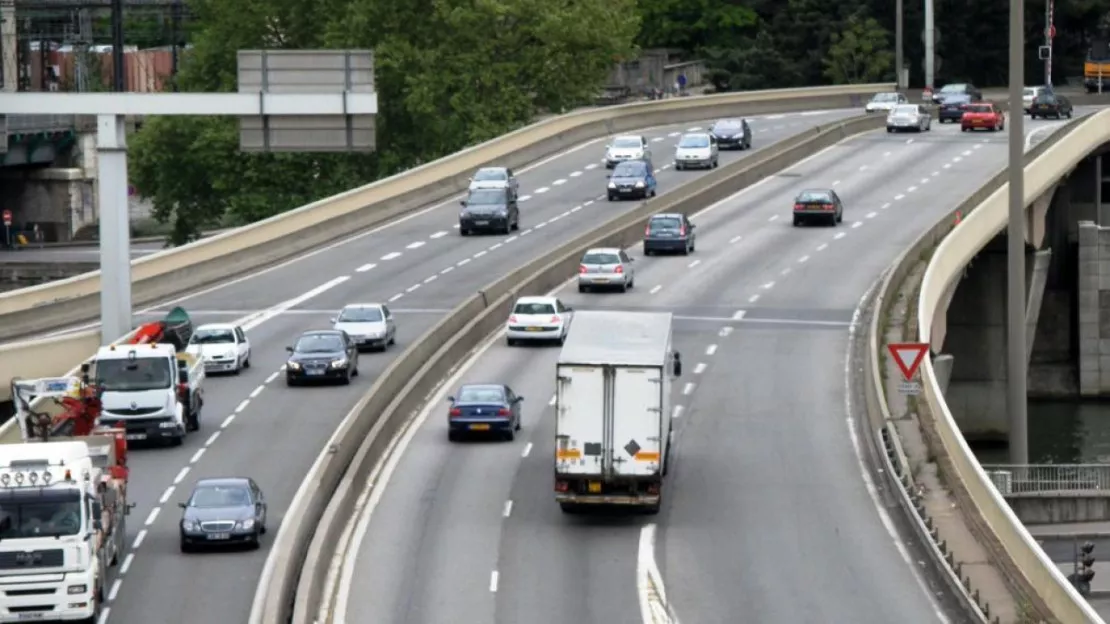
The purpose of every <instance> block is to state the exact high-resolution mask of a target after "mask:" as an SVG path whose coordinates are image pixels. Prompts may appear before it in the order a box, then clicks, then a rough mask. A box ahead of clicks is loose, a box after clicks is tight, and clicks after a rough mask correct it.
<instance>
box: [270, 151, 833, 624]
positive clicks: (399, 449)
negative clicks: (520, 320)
mask: <svg viewBox="0 0 1110 624" xmlns="http://www.w3.org/2000/svg"><path fill="white" fill-rule="evenodd" d="M839 144H840V143H839V142H838V143H834V144H833V145H830V146H828V147H826V148H825V149H822V150H819V151H817V152H815V153H813V154H810V155H809V156H807V157H805V158H803V159H802V160H800V161H798V162H797V163H795V164H794V165H792V166H791V167H790V169H793V168H794V167H797V166H799V165H802V164H805V163H806V162H809V161H811V160H813V159H815V158H818V157H820V156H822V155H823V154H825V153H826V152H828V151H830V150H832V149H833V148H835V147H836V146H837V145H839ZM773 179H775V178H771V177H767V178H763V179H762V180H760V181H758V182H756V183H755V184H752V185H751V186H748V187H747V188H744V189H741V190H740V191H737V192H736V193H733V194H732V195H730V196H728V197H726V198H724V199H722V200H720V201H718V202H716V203H714V204H711V205H709V206H707V207H705V208H703V209H701V210H699V211H698V212H696V213H694V214H692V215H690V219H691V220H694V219H696V218H697V217H698V216H700V215H703V214H706V213H709V212H712V211H714V210H717V209H718V208H720V207H722V206H725V205H728V204H729V203H731V202H735V201H736V199H737V198H739V197H741V196H743V195H745V194H747V193H750V192H751V191H753V190H755V189H757V188H759V187H760V186H763V185H764V184H767V183H768V182H770V181H771V180H773ZM642 244H643V243H642V242H641V243H636V244H635V245H632V246H630V247H629V249H635V248H637V247H640V246H642ZM577 279H578V276H577V275H575V276H573V277H571V278H569V279H567V280H566V281H565V282H563V283H561V284H559V285H557V286H556V287H555V288H553V289H552V290H551V291H550V292H548V293H547V294H548V296H554V295H555V294H556V293H558V292H559V291H560V290H562V289H564V288H566V287H568V286H570V285H571V284H573V283H574V282H575V281H576V280H577ZM504 335H505V329H504V327H502V328H501V329H498V330H497V331H495V332H494V333H493V334H491V335H490V336H489V338H487V339H486V340H485V341H483V342H482V343H479V345H478V347H477V348H476V349H475V350H474V351H473V352H472V353H471V354H470V356H468V357H467V359H466V360H464V361H463V363H462V365H461V366H459V367H457V368H456V369H455V372H454V373H452V375H451V377H450V378H448V379H447V380H446V381H444V382H442V383H441V384H440V385H439V388H438V389H437V390H436V391H435V395H434V396H432V397H431V398H430V399H429V400H428V401H427V402H426V403H425V404H424V408H423V409H421V411H420V413H419V414H417V415H416V416H415V417H414V418H411V419H410V420H409V421H408V422H407V423H406V425H405V428H404V430H403V431H402V432H401V434H400V435H399V436H396V437H395V438H394V440H395V441H397V443H396V445H395V446H394V443H393V442H391V443H390V447H389V448H387V450H386V454H385V456H384V457H383V458H382V460H380V461H379V462H378V465H376V466H374V469H373V472H372V473H371V478H370V479H369V480H368V481H367V485H366V488H365V490H366V491H369V496H368V498H367V500H366V505H365V507H363V509H362V510H361V511H358V512H357V513H354V514H352V515H351V518H350V520H348V525H353V526H354V530H353V533H352V536H351V541H350V543H349V544H348V545H347V547H346V548H344V549H341V550H337V553H340V554H339V555H337V557H341V558H342V566H341V569H340V572H339V574H338V578H335V577H333V576H332V574H331V573H330V570H329V575H328V577H329V578H327V579H326V580H325V587H324V596H325V601H326V599H327V597H328V596H332V595H334V596H335V597H336V598H335V601H334V607H332V608H331V609H330V611H331V613H330V615H331V618H332V620H331V621H332V622H334V623H335V624H345V622H346V613H347V605H348V603H349V601H350V588H351V583H352V581H353V579H354V567H355V562H356V560H357V558H358V552H359V550H360V548H361V545H362V540H363V539H364V538H365V536H366V532H367V530H368V529H369V527H370V519H371V517H372V516H373V513H374V509H375V508H376V507H377V505H378V503H379V502H380V501H381V498H382V495H383V492H384V491H385V488H386V487H387V486H388V485H389V479H390V476H391V475H392V474H393V471H394V470H396V468H397V465H398V464H399V463H400V459H401V457H402V456H403V455H404V453H405V450H406V449H407V448H408V445H409V443H410V442H411V440H412V438H413V437H414V436H415V435H416V431H417V430H419V429H420V428H421V427H422V426H423V424H424V423H425V422H426V421H427V420H428V418H429V417H430V416H431V414H432V411H433V406H438V405H441V404H442V403H443V401H444V400H446V393H447V392H448V389H449V388H453V387H455V386H457V385H458V384H459V381H460V380H461V378H462V376H463V375H464V374H465V373H467V372H468V371H469V370H470V369H471V368H473V367H474V365H475V364H476V363H477V362H478V360H479V359H480V358H481V357H482V356H484V355H485V354H486V352H487V351H488V350H489V349H490V347H492V346H493V344H494V343H495V342H497V341H498V340H500V339H501V338H503V337H504ZM530 448H531V445H530V444H529V446H528V447H526V449H530ZM298 494H299V492H298ZM296 496H297V495H294V501H295V500H296ZM290 506H292V505H290ZM346 531H347V527H345V528H344V532H346ZM270 561H271V558H269V557H267V561H266V564H265V565H264V566H263V570H262V576H261V577H260V579H259V582H258V587H262V585H263V583H264V582H265V581H266V579H267V577H269V576H271V575H272V574H273V568H272V565H273V564H271V563H270ZM333 582H335V583H338V587H335V586H334V585H333V584H332V583H333ZM260 598H261V596H260V595H259V594H258V593H257V592H256V595H255V604H254V605H253V606H252V610H253V609H254V608H258V607H259V606H260V605H259V604H258V601H259V600H260ZM321 612H323V609H321ZM325 615H326V613H325ZM324 621H327V620H324Z"/></svg>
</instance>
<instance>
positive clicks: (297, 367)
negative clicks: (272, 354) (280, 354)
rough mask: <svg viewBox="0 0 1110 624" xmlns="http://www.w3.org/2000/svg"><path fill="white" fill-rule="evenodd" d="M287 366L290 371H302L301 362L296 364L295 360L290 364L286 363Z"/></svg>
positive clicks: (290, 361) (289, 362)
mask: <svg viewBox="0 0 1110 624" xmlns="http://www.w3.org/2000/svg"><path fill="white" fill-rule="evenodd" d="M285 365H286V366H288V367H289V370H301V365H300V363H299V362H294V361H293V360H289V361H288V362H286V363H285Z"/></svg>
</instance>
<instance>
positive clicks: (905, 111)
mask: <svg viewBox="0 0 1110 624" xmlns="http://www.w3.org/2000/svg"><path fill="white" fill-rule="evenodd" d="M932 128H933V115H932V114H931V113H930V112H929V110H928V109H926V108H925V107H924V106H921V105H920V104H900V105H898V106H895V107H894V108H893V109H891V111H890V114H888V115H887V116H886V131H887V132H902V131H903V130H909V131H912V132H927V131H929V130H932Z"/></svg>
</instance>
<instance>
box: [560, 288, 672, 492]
mask: <svg viewBox="0 0 1110 624" xmlns="http://www.w3.org/2000/svg"><path fill="white" fill-rule="evenodd" d="M681 374H682V360H681V356H680V355H679V354H678V353H677V352H675V351H674V350H673V348H672V346H671V314H670V313H657V312H609V311H586V310H583V311H579V312H575V315H574V324H573V325H572V326H571V329H570V334H569V336H567V340H566V343H565V344H564V345H563V349H562V352H561V353H560V354H559V361H558V364H557V365H556V385H555V413H556V425H555V500H556V501H558V502H559V505H560V507H562V509H563V511H564V512H567V513H574V512H576V511H579V510H580V509H583V508H585V507H587V506H590V507H593V506H601V505H609V506H630V507H636V508H640V509H642V510H644V511H646V512H648V513H658V512H659V505H660V503H661V501H662V497H663V477H664V475H666V473H667V464H668V462H669V460H670V442H671V380H672V378H674V377H678V376H680V375H681Z"/></svg>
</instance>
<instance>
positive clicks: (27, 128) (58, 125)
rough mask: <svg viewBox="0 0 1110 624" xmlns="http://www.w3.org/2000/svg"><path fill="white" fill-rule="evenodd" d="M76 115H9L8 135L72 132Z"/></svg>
mask: <svg viewBox="0 0 1110 624" xmlns="http://www.w3.org/2000/svg"><path fill="white" fill-rule="evenodd" d="M75 120H76V115H9V116H8V134H20V133H33V132H53V131H56V130H72V129H73V128H74V124H75Z"/></svg>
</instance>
